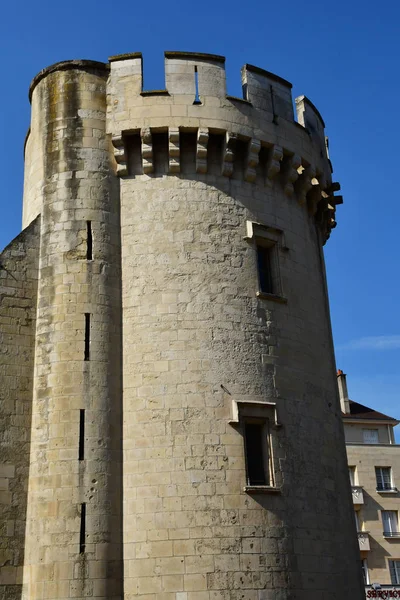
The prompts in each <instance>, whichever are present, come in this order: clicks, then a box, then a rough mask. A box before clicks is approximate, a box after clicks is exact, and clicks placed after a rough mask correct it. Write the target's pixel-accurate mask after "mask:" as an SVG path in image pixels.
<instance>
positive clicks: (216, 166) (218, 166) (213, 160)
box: [207, 133, 225, 175]
mask: <svg viewBox="0 0 400 600" xmlns="http://www.w3.org/2000/svg"><path fill="white" fill-rule="evenodd" d="M224 139H225V137H224V134H223V133H210V134H209V137H208V144H207V173H209V174H210V175H221V172H222V151H223V147H224Z"/></svg>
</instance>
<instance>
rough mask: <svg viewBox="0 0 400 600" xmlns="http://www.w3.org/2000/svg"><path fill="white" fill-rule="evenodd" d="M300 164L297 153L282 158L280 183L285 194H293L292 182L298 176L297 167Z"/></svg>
mask: <svg viewBox="0 0 400 600" xmlns="http://www.w3.org/2000/svg"><path fill="white" fill-rule="evenodd" d="M300 165H301V157H300V156H299V155H298V154H294V155H293V156H290V157H286V158H284V160H283V162H282V185H283V191H284V193H285V194H286V196H293V192H294V187H293V184H294V183H295V181H297V179H298V177H299V172H298V169H299V167H300Z"/></svg>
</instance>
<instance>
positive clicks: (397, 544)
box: [337, 370, 400, 598]
mask: <svg viewBox="0 0 400 600" xmlns="http://www.w3.org/2000/svg"><path fill="white" fill-rule="evenodd" d="M337 376H338V385H339V395H340V402H341V407H342V412H343V421H344V432H345V440H346V449H347V458H348V465H349V475H350V482H351V487H352V495H353V504H354V517H355V523H356V529H357V535H358V542H359V546H360V558H361V564H362V571H363V576H364V582H365V585H366V595H367V597H369V598H371V597H378V598H379V597H382V598H400V524H399V511H400V491H399V488H400V445H399V444H396V441H395V436H394V432H393V428H394V427H395V426H396V425H398V423H399V421H398V420H396V419H394V418H393V417H388V416H387V415H384V414H382V413H380V412H378V411H376V410H374V409H372V408H368V407H367V406H363V405H362V404H359V403H358V402H353V401H352V400H349V397H348V392H347V383H346V375H345V374H344V373H343V371H340V370H339V371H338V373H337Z"/></svg>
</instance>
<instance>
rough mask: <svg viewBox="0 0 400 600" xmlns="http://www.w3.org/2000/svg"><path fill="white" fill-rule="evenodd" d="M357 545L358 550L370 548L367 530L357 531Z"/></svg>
mask: <svg viewBox="0 0 400 600" xmlns="http://www.w3.org/2000/svg"><path fill="white" fill-rule="evenodd" d="M357 535H358V546H359V548H360V550H370V546H369V535H368V532H367V531H358V532H357Z"/></svg>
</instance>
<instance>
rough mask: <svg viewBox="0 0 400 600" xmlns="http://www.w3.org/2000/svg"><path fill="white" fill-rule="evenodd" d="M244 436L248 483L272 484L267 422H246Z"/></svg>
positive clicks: (254, 484)
mask: <svg viewBox="0 0 400 600" xmlns="http://www.w3.org/2000/svg"><path fill="white" fill-rule="evenodd" d="M244 437H245V449H246V468H247V485H249V486H257V485H265V486H269V485H271V481H270V479H271V478H270V473H269V470H270V469H269V449H268V426H267V423H266V422H261V421H258V422H257V421H248V422H245V425H244Z"/></svg>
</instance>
